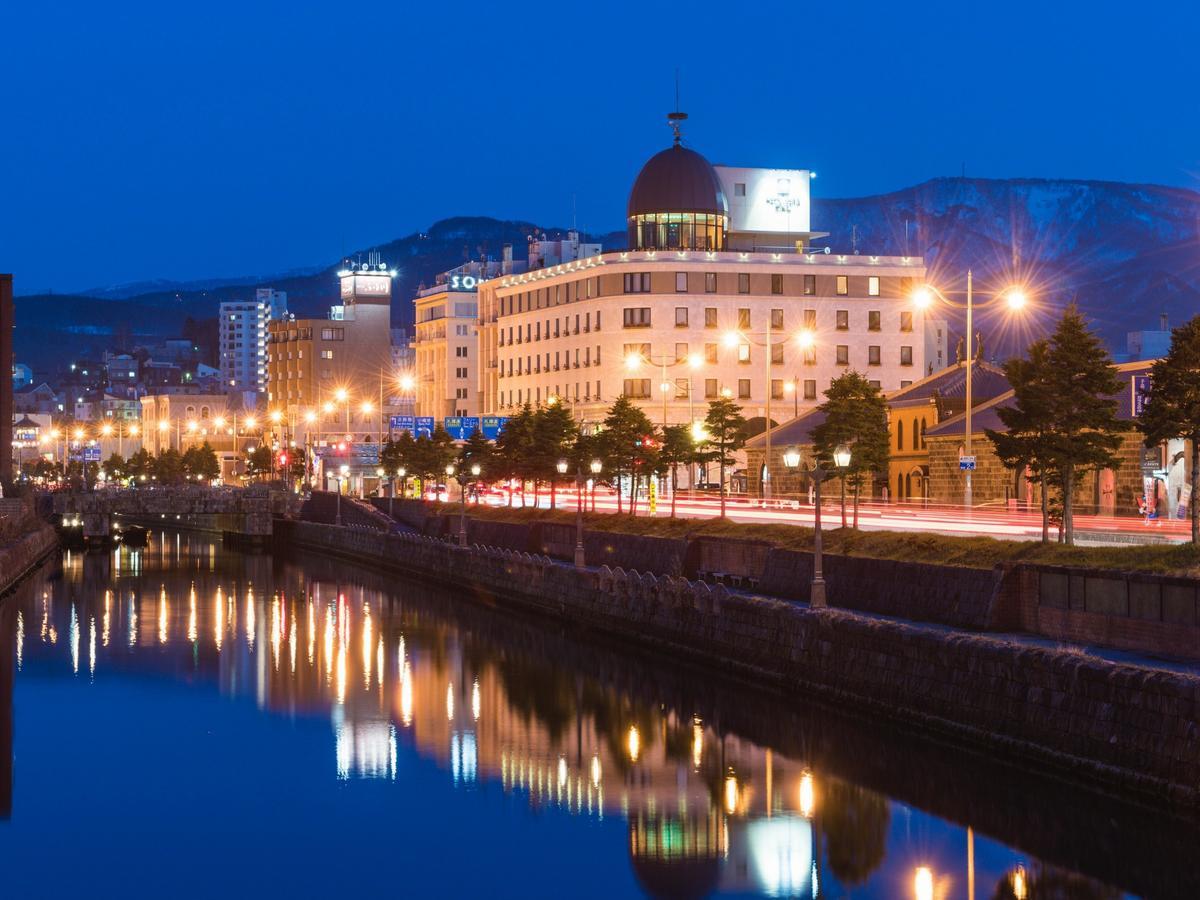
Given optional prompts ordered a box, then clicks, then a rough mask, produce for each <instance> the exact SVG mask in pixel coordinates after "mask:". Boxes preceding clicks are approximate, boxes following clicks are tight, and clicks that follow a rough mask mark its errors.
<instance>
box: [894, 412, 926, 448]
mask: <svg viewBox="0 0 1200 900" xmlns="http://www.w3.org/2000/svg"><path fill="white" fill-rule="evenodd" d="M910 434H911V435H912V449H913V450H924V449H925V419H924V418H922V419H921V420H920V425H919V426H918V420H917V419H915V418H914V419H913V420H912V431H911V432H910ZM896 449H897V450H903V449H904V420H903V419H900V418H897V419H896Z"/></svg>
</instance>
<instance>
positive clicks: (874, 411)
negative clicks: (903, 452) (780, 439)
mask: <svg viewBox="0 0 1200 900" xmlns="http://www.w3.org/2000/svg"><path fill="white" fill-rule="evenodd" d="M817 409H818V410H819V411H820V412H822V413H824V415H825V420H824V421H823V422H821V424H820V425H818V426H816V427H815V428H814V429H813V444H814V446H815V449H816V452H817V457H818V458H819V459H820V460H821V464H822V465H823V466H825V467H830V466H832V465H833V453H834V451H835V450H836V449H837V448H838V446H839V445H840V444H846V445H847V446H849V447H851V453H850V465H849V466H847V467H846V469H845V470H844V471H842V472H841V477H842V481H843V485H844V484H845V480H846V479H847V478H849V479H851V483H852V484H853V485H854V527H855V528H857V527H858V493H859V488H860V486H861V484H862V480H863V476H864V475H867V474H879V473H883V472H886V471H887V467H888V461H889V460H890V458H891V456H890V449H889V448H890V442H889V440H888V423H887V417H888V411H887V402H886V401H885V400H884V398H883V393H882V392H881V391H880V390H879V388H877V387H875V386H874V385H872V384H871V382H869V381H867V379H866V378H864V377H863V376H862V375H860V374H859V373H858V372H846V373H845V374H844V375H839V376H838V377H837V378H835V379H834V380H833V381H832V383H831V384H830V385H829V390H827V391H826V392H825V402H824V403H822V404H821V405H820V406H818V407H817ZM842 496H843V497H845V494H843V495H842ZM842 515H843V517H844V516H845V507H844V505H843V509H842ZM843 524H845V523H844V521H843Z"/></svg>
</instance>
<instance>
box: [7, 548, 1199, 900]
mask: <svg viewBox="0 0 1200 900" xmlns="http://www.w3.org/2000/svg"><path fill="white" fill-rule="evenodd" d="M26 623H40V626H39V627H35V628H34V629H33V630H32V632H31V633H29V632H27V629H26ZM82 623H86V625H84V624H82ZM97 623H99V624H98V625H97ZM84 628H86V630H87V635H86V650H85V651H81V639H82V638H81V632H82V630H83V629H84ZM60 630H65V631H66V633H67V635H68V639H67V641H65V646H62V645H60V643H59V641H58V634H59V633H60ZM112 634H116V635H126V636H127V639H126V640H124V641H122V640H120V639H118V640H113V641H110V635H112ZM0 638H2V640H0V648H3V654H4V655H3V657H0V698H2V703H3V705H2V707H0V813H2V814H4V815H7V814H8V813H9V810H10V809H11V805H12V802H13V801H12V798H13V794H12V784H13V773H12V765H11V763H12V758H13V753H12V749H11V747H12V740H13V736H12V731H13V729H12V696H13V672H14V670H20V671H21V672H22V673H24V672H26V671H29V672H36V673H37V674H38V676H39V677H65V678H70V679H76V680H78V681H79V682H80V685H81V689H95V687H96V686H98V685H102V684H103V683H104V682H105V679H106V678H107V677H109V676H113V677H121V678H127V677H130V676H135V677H137V678H139V679H144V680H151V681H153V680H155V679H158V680H162V679H167V680H170V681H175V682H178V681H185V682H188V683H196V684H197V685H202V684H205V683H207V684H210V685H215V686H216V687H217V688H218V689H219V691H220V692H221V693H222V694H223V695H225V696H228V697H243V698H252V700H253V702H254V704H255V705H257V707H258V708H259V709H260V710H261V711H262V714H264V715H269V716H274V717H279V716H283V717H293V718H295V717H315V716H319V717H324V719H325V720H326V721H327V722H328V723H329V724H328V728H329V730H328V732H327V734H328V738H327V745H326V746H327V750H326V751H325V754H326V755H325V757H324V758H325V759H326V760H327V764H326V765H320V764H319V765H317V766H314V768H313V769H312V770H311V771H310V772H308V773H307V774H306V777H307V778H308V779H310V780H311V783H312V784H317V783H319V782H320V781H321V780H322V779H333V780H335V781H336V782H339V783H343V784H351V783H362V784H363V785H364V787H366V786H367V785H368V784H370V783H372V782H373V783H377V784H379V785H381V786H382V785H386V784H390V783H395V782H404V781H405V780H406V779H411V778H413V777H415V776H414V775H413V774H412V773H411V771H409V770H410V768H411V766H409V765H406V763H405V760H406V759H408V758H409V756H410V755H415V757H417V758H421V759H427V760H434V761H436V764H437V768H438V770H439V772H440V773H441V774H440V776H439V777H440V778H441V779H443V780H444V783H445V785H446V787H447V790H452V791H455V792H459V793H462V792H466V793H467V794H468V795H469V794H471V793H472V792H474V793H475V794H478V795H479V796H480V797H482V796H483V794H485V793H486V792H487V791H489V790H491V789H493V788H496V787H498V788H499V790H501V791H502V792H503V793H504V794H505V795H507V796H509V797H515V798H519V799H520V800H521V805H522V806H524V807H526V808H527V809H528V810H529V812H530V813H533V814H536V815H539V816H540V815H544V814H547V813H550V812H551V811H558V812H559V813H561V814H563V815H565V816H568V817H578V819H579V820H581V821H583V820H586V821H592V822H595V823H606V824H608V823H612V822H614V821H616V822H619V823H623V825H622V827H623V828H624V831H625V834H626V835H627V844H626V853H627V859H628V865H629V866H630V867H631V869H632V872H633V875H634V877H635V878H636V884H637V885H638V886H640V889H641V890H643V891H644V892H646V893H647V894H650V895H653V896H661V897H701V896H707V895H712V894H717V895H720V894H737V895H746V894H751V895H761V896H769V897H811V898H816V897H841V896H847V895H849V894H850V893H853V895H854V896H863V897H878V898H884V897H887V898H891V897H915V898H920V900H924V898H949V897H968V896H969V897H979V898H980V900H985V898H988V897H1004V898H1008V897H1012V898H1026V897H1047V896H1071V897H1080V898H1108V897H1120V896H1124V894H1122V893H1121V892H1120V891H1119V890H1117V889H1115V888H1111V887H1107V886H1105V884H1104V883H1103V880H1104V879H1107V880H1111V881H1115V882H1117V883H1120V884H1122V885H1126V886H1131V887H1134V888H1139V889H1142V890H1148V889H1149V888H1153V889H1154V890H1155V892H1157V893H1160V894H1162V895H1163V896H1167V895H1169V894H1170V893H1171V892H1172V890H1173V888H1175V887H1178V888H1180V896H1187V895H1190V892H1191V890H1192V888H1193V887H1194V886H1195V881H1194V880H1195V877H1196V876H1195V874H1194V873H1187V874H1184V873H1183V872H1182V871H1181V872H1180V874H1179V876H1178V877H1170V878H1168V877H1165V876H1163V873H1162V869H1161V867H1162V866H1164V865H1166V866H1168V867H1169V866H1170V865H1171V864H1172V862H1173V860H1174V857H1173V856H1172V854H1173V853H1175V852H1176V850H1175V849H1174V847H1173V846H1172V845H1171V842H1169V841H1167V842H1163V841H1156V840H1154V839H1153V838H1152V836H1150V835H1147V834H1144V833H1142V832H1143V831H1144V829H1145V823H1146V821H1147V820H1145V819H1143V818H1138V815H1137V814H1134V813H1125V812H1124V807H1120V808H1119V812H1120V816H1117V814H1114V813H1111V812H1110V813H1109V815H1108V819H1107V824H1105V820H1103V819H1101V820H1099V824H1097V822H1096V821H1094V818H1093V816H1092V813H1091V812H1090V808H1089V807H1087V806H1086V804H1083V803H1082V802H1076V803H1075V806H1074V809H1073V808H1072V804H1071V803H1067V804H1065V805H1064V804H1062V803H1059V802H1057V798H1056V796H1055V795H1054V793H1053V790H1049V789H1047V790H1043V787H1044V786H1042V785H1038V786H1037V788H1036V789H1034V791H1033V792H1032V795H1031V792H1030V790H1028V785H1027V784H1026V783H1024V782H1022V781H1021V780H1020V778H1019V776H1016V775H1014V774H1013V773H1006V774H1003V775H1002V776H1001V777H999V778H997V777H995V773H994V772H992V773H990V774H991V776H992V777H991V779H990V783H989V780H988V779H980V778H979V775H978V770H976V769H973V768H971V766H970V765H969V764H968V763H967V762H966V761H964V760H963V759H962V758H961V757H960V756H959V755H956V754H953V753H946V752H945V751H940V750H937V749H934V748H930V747H929V746H927V745H922V744H919V743H914V739H912V738H900V737H896V736H891V735H886V734H884V733H882V732H880V731H875V730H872V729H870V728H869V727H868V726H866V725H863V724H855V723H852V722H842V721H839V720H838V719H837V718H836V717H835V716H833V715H831V714H830V713H829V712H827V711H824V710H820V709H812V710H799V711H797V710H796V709H794V708H792V707H791V706H790V705H785V704H783V703H782V702H781V701H780V700H778V699H776V698H773V697H770V696H767V695H758V694H754V693H751V692H748V691H747V689H746V688H744V687H740V686H738V685H730V684H724V683H721V682H718V681H714V680H712V679H711V677H708V676H703V675H698V674H697V673H695V672H691V671H680V670H679V667H678V666H676V665H673V664H669V663H662V662H658V661H653V660H639V659H634V658H629V657H625V656H622V655H620V654H619V653H616V652H615V651H613V650H611V649H607V648H604V647H598V646H595V645H594V643H592V642H584V643H575V642H573V641H571V640H570V639H568V638H564V637H561V636H558V635H557V634H556V633H555V632H554V631H553V630H552V629H548V628H546V627H545V625H544V624H541V623H527V622H523V621H521V620H520V619H518V618H515V617H513V616H511V615H507V614H502V613H498V612H495V611H491V610H487V609H482V608H479V607H474V606H471V605H469V604H465V603H462V602H460V601H455V600H454V599H453V598H450V597H447V596H446V595H445V594H441V593H438V592H436V591H431V590H428V589H423V588H419V587H416V586H406V585H397V584H394V583H389V582H387V581H385V580H383V579H373V578H372V577H371V576H369V575H365V574H363V573H361V572H355V571H354V570H352V569H347V568H339V567H337V566H334V565H332V564H329V563H321V562H313V561H306V563H305V564H304V565H298V564H292V563H287V564H284V563H276V564H273V563H272V561H271V560H270V559H268V558H265V557H259V556H242V555H239V554H235V553H231V552H227V551H223V550H220V549H218V548H216V547H214V546H213V545H212V544H211V543H210V542H208V541H205V540H201V539H198V538H195V537H188V536H179V535H166V536H162V535H160V536H158V537H156V538H155V539H154V540H153V541H152V542H151V544H150V546H149V547H148V548H147V549H146V550H145V551H141V552H139V551H129V550H118V551H114V552H113V553H111V554H88V555H79V554H70V553H68V554H65V556H64V559H63V562H62V567H61V572H60V573H59V574H48V575H46V576H43V577H42V578H40V579H35V580H33V581H31V582H29V583H28V584H27V586H26V587H25V588H24V589H22V591H21V592H20V593H19V594H18V595H17V597H15V598H13V602H4V603H0ZM81 652H84V653H86V657H87V658H86V666H84V667H83V671H82V672H81V658H80V654H81ZM197 689H198V688H197ZM31 739H32V740H36V737H35V736H34V737H33V738H31ZM96 739H98V740H103V735H97V737H96ZM242 758H243V759H244V760H245V762H246V764H248V765H254V764H257V765H269V761H265V760H256V759H254V748H253V747H250V748H246V749H245V750H244V751H242ZM304 789H305V786H304V784H299V785H296V790H298V791H303V790H304ZM381 789H382V787H381ZM1063 790H1065V789H1063ZM1038 791H1040V792H1041V793H1040V794H1037V792H1038ZM1067 796H1070V797H1072V798H1075V799H1076V800H1077V799H1078V796H1090V795H1075V794H1068V795H1067ZM480 802H482V800H481V801H480ZM1088 802H1091V801H1088ZM1097 802H1099V801H1097ZM1104 808H1105V810H1106V811H1108V808H1107V807H1104ZM510 815H511V816H517V813H515V812H514V813H510ZM524 821H525V820H524V819H520V818H519V817H518V818H515V819H513V820H512V821H509V822H508V826H510V827H513V828H520V827H523V825H522V823H523V822H524ZM1149 821H1150V822H1151V823H1152V825H1153V824H1154V820H1153V819H1150V820H1149ZM956 823H961V824H956ZM1014 823H1016V824H1014ZM967 824H972V825H975V826H976V829H968V828H967V827H966V826H967ZM1026 825H1028V827H1025V826H1026ZM391 827H401V826H399V825H397V824H396V823H394V822H393V823H391ZM408 827H419V823H416V824H413V825H410V826H408ZM989 828H990V829H991V832H992V836H988V834H987V833H988V829H989ZM1064 828H1065V829H1067V831H1068V832H1070V831H1071V830H1075V831H1076V834H1075V835H1074V837H1071V836H1068V837H1066V838H1064V836H1063V830H1064ZM1089 829H1090V830H1089ZM1151 830H1152V829H1151ZM1136 833H1142V834H1141V837H1140V838H1138V840H1139V841H1140V843H1139V844H1137V845H1131V844H1130V843H1129V838H1130V836H1131V835H1134V834H1136ZM1174 833H1175V834H1176V841H1177V843H1178V844H1179V847H1180V850H1179V852H1180V853H1181V854H1182V853H1183V848H1185V847H1186V846H1187V842H1188V833H1185V830H1183V829H1180V828H1176V829H1175V832H1174ZM589 839H590V838H589V833H588V832H581V833H580V834H579V835H578V840H580V841H587V840H589ZM1039 842H1041V843H1042V844H1044V846H1045V850H1044V852H1045V854H1046V858H1045V859H1043V858H1039V856H1038V855H1037V854H1038V853H1039V852H1041V850H1040V848H1039V846H1038V844H1039ZM1106 842H1118V843H1120V844H1122V846H1123V849H1124V851H1125V852H1129V851H1130V850H1131V848H1132V849H1133V850H1134V851H1135V852H1139V853H1143V854H1144V855H1145V856H1146V857H1147V858H1146V859H1144V860H1142V861H1140V862H1136V863H1134V864H1132V865H1129V866H1124V865H1122V864H1121V863H1120V862H1117V863H1115V864H1114V860H1113V859H1112V858H1110V857H1109V855H1108V853H1107V851H1106ZM597 846H598V847H600V846H602V845H600V844H597ZM1018 846H1020V847H1023V848H1024V849H1014V848H1015V847H1018ZM1155 854H1157V855H1155ZM1184 858H1185V857H1184V856H1182V855H1181V856H1180V857H1179V859H1180V860H1183V859H1184ZM600 862H601V864H603V865H607V866H615V867H621V866H624V865H626V862H625V860H624V859H622V858H616V857H614V858H611V859H603V860H601V861H600ZM522 864H523V863H522V861H521V860H513V861H512V865H513V866H514V871H517V870H518V869H519V867H520V866H521V865H522ZM1080 870H1082V871H1090V872H1091V873H1092V874H1091V875H1087V874H1081V872H1080ZM1156 872H1157V873H1158V875H1157V876H1156V875H1155V874H1154V873H1156ZM1097 873H1098V874H1099V875H1100V876H1101V880H1097V878H1095V877H1092V875H1095V874H1097ZM1156 878H1157V880H1155V879H1156ZM1064 892H1065V893H1064ZM568 893H569V892H568Z"/></svg>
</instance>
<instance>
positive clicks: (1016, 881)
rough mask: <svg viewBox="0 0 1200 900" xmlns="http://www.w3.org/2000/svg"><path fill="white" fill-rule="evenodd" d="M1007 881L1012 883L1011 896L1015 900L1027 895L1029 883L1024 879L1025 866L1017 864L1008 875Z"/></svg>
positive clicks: (1022, 899)
mask: <svg viewBox="0 0 1200 900" xmlns="http://www.w3.org/2000/svg"><path fill="white" fill-rule="evenodd" d="M1009 882H1010V883H1011V884H1012V892H1013V896H1014V897H1016V898H1017V900H1025V898H1026V897H1028V896H1029V885H1028V884H1027V883H1026V879H1025V867H1024V866H1017V867H1016V869H1014V870H1013V873H1012V875H1011V876H1010V877H1009Z"/></svg>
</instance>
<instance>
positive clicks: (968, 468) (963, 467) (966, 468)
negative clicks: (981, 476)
mask: <svg viewBox="0 0 1200 900" xmlns="http://www.w3.org/2000/svg"><path fill="white" fill-rule="evenodd" d="M958 468H959V470H960V471H962V472H974V471H975V457H973V456H960V457H959V458H958Z"/></svg>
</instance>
